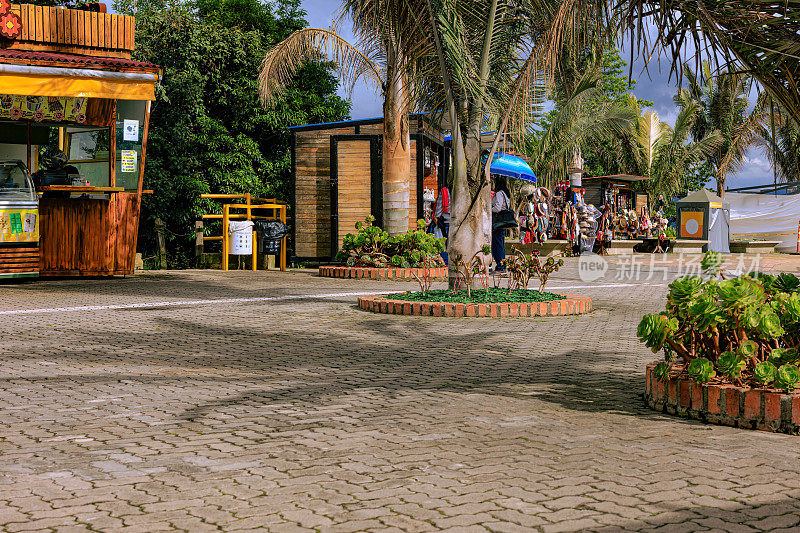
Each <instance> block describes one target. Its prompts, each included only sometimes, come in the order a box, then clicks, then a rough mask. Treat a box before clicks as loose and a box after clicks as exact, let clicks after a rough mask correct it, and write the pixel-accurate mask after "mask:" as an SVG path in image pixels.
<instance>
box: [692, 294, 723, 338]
mask: <svg viewBox="0 0 800 533" xmlns="http://www.w3.org/2000/svg"><path fill="white" fill-rule="evenodd" d="M689 315H690V316H691V317H693V321H694V324H695V326H696V327H697V330H698V331H707V330H709V329H711V328H714V327H716V326H717V324H719V323H720V322H722V321H723V320H724V316H723V314H722V313H721V312H720V311H719V306H718V305H717V301H716V300H715V299H714V297H713V296H711V295H709V294H701V295H700V296H699V297H698V298H697V299H696V300H695V301H694V303H693V304H692V305H691V307H689Z"/></svg>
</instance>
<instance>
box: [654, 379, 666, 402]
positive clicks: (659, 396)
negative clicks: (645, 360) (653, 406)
mask: <svg viewBox="0 0 800 533" xmlns="http://www.w3.org/2000/svg"><path fill="white" fill-rule="evenodd" d="M653 385H655V387H654V388H655V392H654V393H653V397H654V398H655V399H656V400H659V401H660V400H663V399H664V382H663V381H657V380H656V381H654V382H653Z"/></svg>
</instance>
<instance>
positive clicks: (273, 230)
mask: <svg viewBox="0 0 800 533" xmlns="http://www.w3.org/2000/svg"><path fill="white" fill-rule="evenodd" d="M254 224H255V229H256V231H257V232H258V236H259V237H260V238H262V239H268V240H271V241H277V240H280V239H282V238H284V237H286V236H287V235H288V234H289V226H287V225H286V224H284V223H283V222H281V221H280V220H256V221H254Z"/></svg>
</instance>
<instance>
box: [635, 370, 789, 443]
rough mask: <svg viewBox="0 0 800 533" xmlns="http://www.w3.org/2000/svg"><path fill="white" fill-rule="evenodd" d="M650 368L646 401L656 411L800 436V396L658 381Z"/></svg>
mask: <svg viewBox="0 0 800 533" xmlns="http://www.w3.org/2000/svg"><path fill="white" fill-rule="evenodd" d="M658 363H659V361H657V362H654V363H650V364H649V365H647V371H646V377H645V400H646V402H647V405H648V406H649V407H650V408H651V409H654V410H656V411H662V412H665V413H669V414H671V415H678V416H682V417H684V418H693V419H695V420H701V421H703V422H706V423H709V424H718V425H723V426H731V427H737V428H744V429H757V430H761V431H771V432H776V433H789V434H792V435H797V434H798V432H800V393H794V394H786V393H784V392H778V391H771V390H764V389H750V388H746V387H737V386H735V385H715V384H707V385H700V384H698V383H695V382H694V381H692V380H691V379H689V378H687V377H674V378H672V377H671V378H670V379H669V380H667V381H666V382H662V381H659V380H657V379H656V377H655V376H654V375H653V369H654V368H655V367H656V365H657V364H658Z"/></svg>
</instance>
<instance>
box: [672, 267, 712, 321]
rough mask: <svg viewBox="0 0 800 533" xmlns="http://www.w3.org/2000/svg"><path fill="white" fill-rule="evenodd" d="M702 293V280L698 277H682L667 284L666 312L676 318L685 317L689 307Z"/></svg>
mask: <svg viewBox="0 0 800 533" xmlns="http://www.w3.org/2000/svg"><path fill="white" fill-rule="evenodd" d="M702 292H703V279H702V278H700V277H698V276H683V277H681V278H678V279H676V280H675V281H673V282H672V283H670V284H669V294H668V295H667V310H669V311H670V313H671V314H675V315H677V316H687V315H688V314H689V307H690V306H691V305H692V303H693V302H694V300H695V298H697V297H698V296H699V295H700V293H702Z"/></svg>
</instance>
